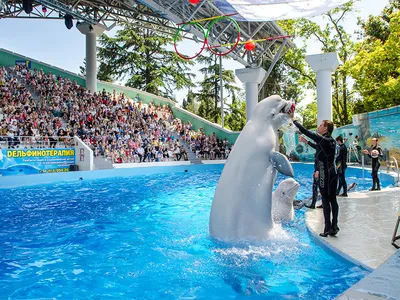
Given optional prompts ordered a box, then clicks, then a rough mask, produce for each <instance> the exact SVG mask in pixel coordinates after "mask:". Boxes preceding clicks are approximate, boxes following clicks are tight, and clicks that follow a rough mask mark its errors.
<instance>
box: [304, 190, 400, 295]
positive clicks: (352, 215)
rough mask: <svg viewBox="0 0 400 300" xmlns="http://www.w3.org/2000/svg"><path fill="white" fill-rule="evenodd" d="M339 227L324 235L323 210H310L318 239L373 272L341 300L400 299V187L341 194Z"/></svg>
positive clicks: (309, 221) (311, 227) (308, 216)
mask: <svg viewBox="0 0 400 300" xmlns="http://www.w3.org/2000/svg"><path fill="white" fill-rule="evenodd" d="M338 202H339V228H340V231H339V233H338V235H337V236H335V237H327V238H323V237H320V236H319V233H320V232H321V231H322V230H323V226H324V221H323V213H322V209H314V210H308V211H307V212H306V224H307V227H308V229H309V230H310V232H311V233H312V234H313V236H315V238H316V239H317V241H318V242H321V243H322V244H323V245H325V246H326V247H328V248H329V249H330V250H332V251H333V252H335V253H337V254H338V255H340V256H341V257H343V258H345V259H347V260H349V261H351V262H353V263H354V264H356V265H359V266H362V267H364V268H365V269H367V270H370V271H372V273H371V274H369V275H368V276H366V277H365V278H364V279H362V280H361V281H360V282H358V283H356V284H355V285H353V286H352V287H351V288H350V289H348V290H347V291H346V292H344V293H343V294H342V295H341V296H339V297H338V298H337V299H339V300H349V299H354V300H355V299H357V300H358V299H366V300H377V299H400V284H399V282H400V251H398V250H397V251H396V248H394V247H393V246H392V245H391V239H392V235H393V231H394V227H395V224H396V220H397V216H398V213H399V208H400V189H399V188H387V189H383V190H381V191H375V192H364V193H349V197H347V198H344V197H338Z"/></svg>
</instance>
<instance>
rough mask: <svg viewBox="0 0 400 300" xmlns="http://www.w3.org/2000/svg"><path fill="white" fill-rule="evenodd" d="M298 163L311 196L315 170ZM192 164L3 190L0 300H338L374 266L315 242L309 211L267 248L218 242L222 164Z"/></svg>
mask: <svg viewBox="0 0 400 300" xmlns="http://www.w3.org/2000/svg"><path fill="white" fill-rule="evenodd" d="M294 169H295V173H296V179H297V180H298V181H299V182H300V183H301V185H302V186H301V188H300V190H299V193H298V197H297V198H298V199H302V198H306V197H308V196H309V195H310V189H311V188H310V185H311V176H310V172H311V170H312V165H300V164H295V165H294ZM188 170H189V171H188V172H175V173H167V174H165V173H164V174H154V175H146V176H132V177H114V178H104V179H97V180H83V181H79V180H76V181H72V182H61V183H57V184H45V185H37V186H31V187H20V188H13V189H0V199H1V200H0V218H1V219H0V254H1V255H0V293H1V295H2V296H1V297H2V298H10V299H27V298H29V299H33V298H57V299H88V298H94V299H125V298H126V299H236V298H240V297H242V296H243V297H245V295H250V296H246V299H248V298H249V299H253V298H257V299H297V298H302V299H334V298H335V297H336V296H338V295H339V294H340V293H342V292H343V291H344V290H346V289H347V288H348V287H349V286H351V285H352V284H354V283H355V282H357V281H359V280H360V279H361V278H363V277H364V276H365V275H366V274H367V273H368V272H367V271H365V270H363V269H362V268H360V267H357V266H355V265H353V264H350V263H348V262H346V261H344V260H343V259H341V258H340V257H338V256H337V255H334V254H332V253H331V252H327V251H326V250H325V249H323V248H322V247H320V246H318V245H316V244H315V243H314V240H313V239H312V238H311V236H310V234H309V232H308V231H307V229H306V226H305V222H304V210H300V211H296V219H295V220H294V221H293V222H292V223H290V224H288V225H285V226H284V230H285V231H286V235H282V236H281V237H279V236H278V237H276V238H274V239H273V240H270V241H268V242H266V243H265V244H263V245H242V246H232V245H227V244H221V243H218V242H215V241H213V240H212V239H210V238H209V235H208V218H209V212H210V207H211V202H212V198H213V195H214V191H215V187H216V184H217V182H218V179H219V176H220V173H221V170H222V167H212V168H210V169H203V170H198V169H195V168H190V167H189V168H188ZM350 177H351V174H350ZM19 178H21V177H19ZM282 179H283V176H282V177H281V176H278V180H277V181H279V180H282ZM385 184H389V181H388V182H387V183H385ZM368 187H369V186H368Z"/></svg>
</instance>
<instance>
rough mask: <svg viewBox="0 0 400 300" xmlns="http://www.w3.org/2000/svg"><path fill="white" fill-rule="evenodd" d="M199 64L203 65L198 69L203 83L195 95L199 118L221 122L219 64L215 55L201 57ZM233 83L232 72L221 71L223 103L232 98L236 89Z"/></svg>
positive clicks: (233, 76)
mask: <svg viewBox="0 0 400 300" xmlns="http://www.w3.org/2000/svg"><path fill="white" fill-rule="evenodd" d="M199 62H200V63H203V64H205V67H203V68H201V69H200V72H201V73H202V74H204V79H203V81H201V82H200V86H201V90H200V92H199V93H198V94H197V100H198V101H199V102H200V106H199V109H198V114H199V116H201V117H203V118H205V119H207V120H209V121H211V122H214V123H218V122H219V121H220V120H221V108H220V107H221V106H220V103H221V96H220V91H221V88H220V75H219V73H220V68H221V66H220V64H219V58H218V56H216V55H213V54H211V55H209V56H201V57H200V58H199ZM234 83H235V75H234V73H233V71H232V70H222V86H223V96H224V103H225V102H226V99H227V98H229V97H232V96H233V95H234V93H235V92H236V91H238V90H240V88H238V87H237V86H236V85H234Z"/></svg>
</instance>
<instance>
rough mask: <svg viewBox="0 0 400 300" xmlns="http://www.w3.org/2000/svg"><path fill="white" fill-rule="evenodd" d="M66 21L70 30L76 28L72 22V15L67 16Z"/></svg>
mask: <svg viewBox="0 0 400 300" xmlns="http://www.w3.org/2000/svg"><path fill="white" fill-rule="evenodd" d="M64 19H65V21H64V23H65V26H66V27H67V28H68V29H71V28H72V27H73V26H74V22H73V21H72V19H73V17H72V16H71V15H68V14H67V15H65V17H64Z"/></svg>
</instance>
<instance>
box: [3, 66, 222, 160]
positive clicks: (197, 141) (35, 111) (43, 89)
mask: <svg viewBox="0 0 400 300" xmlns="http://www.w3.org/2000/svg"><path fill="white" fill-rule="evenodd" d="M14 71H15V73H16V74H18V75H19V76H13V75H12V74H10V73H9V72H7V71H6V70H5V69H4V68H1V69H0V99H1V105H0V124H1V126H0V130H1V131H0V136H6V137H7V141H8V146H9V147H11V148H14V147H19V145H20V143H21V141H23V142H24V144H25V146H31V147H52V148H54V147H56V146H57V145H58V146H65V147H69V146H72V141H73V137H74V135H78V136H79V137H80V138H81V139H82V140H83V141H84V142H85V143H86V144H87V145H89V146H90V147H91V148H92V149H93V151H94V155H95V156H103V157H105V158H109V159H112V161H113V162H115V163H125V162H137V163H140V162H153V161H156V162H157V161H168V160H181V159H184V160H187V159H188V153H187V152H186V150H185V148H184V147H183V145H181V144H180V142H179V139H178V138H177V137H176V136H175V133H178V134H179V136H180V138H181V139H182V140H183V141H185V142H186V143H187V144H188V145H190V150H191V151H193V152H195V153H196V155H197V156H198V157H199V158H202V159H226V158H227V157H228V155H229V152H230V146H229V144H228V142H227V140H226V139H225V140H221V139H219V138H217V137H216V135H215V133H214V134H213V135H212V136H206V135H205V133H204V132H203V131H202V128H200V130H198V131H194V130H193V129H192V125H191V124H190V122H187V123H186V124H184V123H182V122H181V120H179V119H177V118H174V116H173V113H172V110H171V109H170V108H169V107H168V106H167V105H164V106H161V105H158V106H156V105H154V104H153V103H150V104H148V105H145V104H143V103H142V102H141V101H140V98H139V95H137V96H136V97H135V99H134V100H131V99H128V98H127V97H126V96H125V94H124V93H122V92H121V93H119V94H118V93H117V92H116V91H115V90H114V91H113V93H109V92H107V91H105V90H103V91H101V92H98V93H94V94H91V93H89V92H88V91H87V90H85V89H84V88H83V87H82V86H79V85H78V84H77V83H76V82H75V81H71V80H69V79H67V78H62V77H60V76H55V75H53V74H51V73H48V74H46V73H44V72H43V71H42V70H40V71H38V70H36V69H35V70H28V69H27V68H25V67H23V66H16V67H15V69H14ZM25 84H26V85H27V86H28V87H31V88H32V90H33V91H34V92H35V94H37V95H39V97H40V101H37V102H36V101H34V100H33V98H32V96H31V93H30V92H29V91H28V89H27V88H26V87H25ZM22 136H23V137H22Z"/></svg>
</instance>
